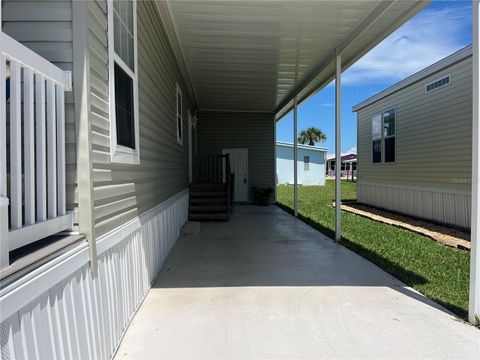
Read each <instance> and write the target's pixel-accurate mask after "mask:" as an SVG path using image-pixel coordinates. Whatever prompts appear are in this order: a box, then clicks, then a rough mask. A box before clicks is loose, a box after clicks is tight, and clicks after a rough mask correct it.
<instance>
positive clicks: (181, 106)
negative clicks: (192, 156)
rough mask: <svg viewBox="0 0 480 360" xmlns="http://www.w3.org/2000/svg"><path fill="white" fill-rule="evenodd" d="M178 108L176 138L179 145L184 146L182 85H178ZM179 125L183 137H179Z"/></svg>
mask: <svg viewBox="0 0 480 360" xmlns="http://www.w3.org/2000/svg"><path fill="white" fill-rule="evenodd" d="M175 94H176V95H175V96H176V100H177V101H176V104H175V105H176V108H175V124H176V125H175V129H176V132H177V134H176V137H177V143H178V144H179V145H182V146H183V138H184V137H185V134H184V133H183V94H182V89H181V88H180V85H179V84H178V83H177V90H176V93H175ZM179 100H180V114H179V113H178V101H179ZM179 117H180V122H179V121H178V118H179ZM178 124H180V128H181V129H180V130H181V131H180V133H181V134H182V135H181V136H178Z"/></svg>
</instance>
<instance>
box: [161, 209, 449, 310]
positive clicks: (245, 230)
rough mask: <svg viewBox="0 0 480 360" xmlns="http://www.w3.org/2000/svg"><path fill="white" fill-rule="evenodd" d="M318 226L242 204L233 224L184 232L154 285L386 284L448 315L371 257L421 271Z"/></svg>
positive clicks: (412, 276)
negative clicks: (340, 239) (340, 240)
mask: <svg viewBox="0 0 480 360" xmlns="http://www.w3.org/2000/svg"><path fill="white" fill-rule="evenodd" d="M302 220H304V221H305V222H306V223H308V224H310V225H312V226H313V227H314V228H315V229H318V230H320V231H322V232H325V233H326V235H327V236H332V235H333V234H332V232H331V231H330V230H329V229H325V228H322V227H321V226H318V224H311V221H309V219H302ZM314 228H312V227H309V226H307V225H306V224H305V223H303V222H302V221H299V220H298V219H295V218H294V217H292V216H290V215H288V214H287V213H285V212H284V211H282V210H281V209H279V208H277V207H275V206H270V207H266V208H262V207H253V206H237V208H236V214H235V215H234V216H233V217H232V219H231V221H230V222H206V223H202V224H201V232H200V234H198V235H194V236H193V235H190V236H185V237H182V238H180V239H179V240H178V242H177V244H176V245H175V247H174V248H173V250H172V252H171V254H170V255H169V257H168V259H167V261H166V262H165V264H164V266H163V269H162V271H161V273H160V275H159V276H158V278H157V279H156V281H155V283H154V286H153V287H154V288H198V287H242V286H248V287H267V286H273V287H278V286H288V287H302V286H304V287H326V286H330V287H350V286H352V287H388V288H391V289H394V290H395V291H398V292H400V293H402V294H404V295H406V296H409V297H411V298H414V299H415V300H418V301H421V302H423V303H425V304H428V305H430V306H432V307H435V308H436V309H439V310H441V311H444V312H447V313H448V314H451V313H450V312H449V311H448V310H446V309H445V308H444V307H442V306H441V305H439V304H437V303H435V302H434V301H432V300H430V299H428V298H426V297H424V296H423V295H421V294H419V293H417V292H416V291H414V290H412V289H411V288H409V287H408V286H406V285H405V284H404V283H402V282H401V281H399V280H398V279H397V278H395V277H393V276H392V275H390V274H388V273H386V272H385V271H383V270H381V269H379V268H378V267H377V266H375V265H374V264H373V263H375V264H377V265H379V266H380V267H382V268H387V269H390V271H391V273H393V274H395V275H397V276H398V274H401V276H402V278H403V279H408V281H409V284H410V285H413V284H425V283H426V282H427V280H426V279H425V278H423V277H422V276H421V275H419V274H416V273H414V272H411V271H408V270H405V269H403V268H401V267H399V266H398V265H396V264H394V263H392V262H391V261H389V260H388V259H385V258H383V257H382V256H380V255H378V254H376V253H374V252H372V251H370V250H369V249H366V248H363V247H361V246H360V245H358V244H354V243H352V242H349V241H348V240H347V239H343V243H342V245H344V246H341V245H339V244H337V243H335V242H334V241H333V240H331V239H330V238H328V237H327V236H325V235H324V234H322V233H320V232H318V231H316V230H315V229H314ZM346 247H348V248H350V249H352V250H353V251H354V252H355V253H354V252H352V251H349V250H348V249H346ZM356 253H358V254H360V255H361V256H359V255H357V254H356ZM364 258H367V259H368V260H369V261H367V260H365V259H364ZM370 261H371V262H370Z"/></svg>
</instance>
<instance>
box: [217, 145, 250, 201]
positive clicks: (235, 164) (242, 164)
mask: <svg viewBox="0 0 480 360" xmlns="http://www.w3.org/2000/svg"><path fill="white" fill-rule="evenodd" d="M222 154H229V155H230V167H231V169H232V172H233V173H235V201H240V202H245V201H248V149H238V148H236V149H223V150H222Z"/></svg>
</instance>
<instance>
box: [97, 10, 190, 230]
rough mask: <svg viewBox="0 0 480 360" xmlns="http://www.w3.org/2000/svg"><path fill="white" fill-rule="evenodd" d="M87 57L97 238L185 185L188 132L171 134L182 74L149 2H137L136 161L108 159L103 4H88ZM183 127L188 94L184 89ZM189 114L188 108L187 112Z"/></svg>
mask: <svg viewBox="0 0 480 360" xmlns="http://www.w3.org/2000/svg"><path fill="white" fill-rule="evenodd" d="M89 14H90V16H89V23H88V26H89V36H90V37H89V56H90V84H91V85H90V86H91V95H90V96H91V99H90V101H91V121H92V150H93V191H94V195H93V196H94V219H95V234H96V237H98V236H101V235H102V234H105V233H106V232H108V231H110V230H112V229H114V228H116V227H118V226H120V225H122V224H124V223H125V222H127V221H128V220H131V219H133V218H134V217H136V216H137V215H139V214H142V213H144V212H146V211H148V210H149V209H151V208H153V207H154V206H156V205H158V204H159V203H161V202H163V201H165V200H167V199H168V198H170V197H172V196H173V195H175V194H177V193H178V192H180V191H182V190H183V189H185V188H186V187H187V186H188V137H187V136H185V137H184V143H183V146H182V145H179V144H178V143H177V138H176V122H175V121H176V118H175V109H176V108H175V107H176V83H177V82H179V83H180V84H182V83H181V76H180V72H179V69H178V67H177V64H176V60H175V57H174V55H173V52H172V51H171V47H170V44H169V42H168V38H167V35H166V33H165V31H164V29H163V27H162V22H161V19H160V17H159V14H158V12H157V9H156V7H155V3H154V2H146V1H139V2H138V3H137V35H138V54H137V55H138V87H139V116H140V118H139V135H140V144H139V145H140V164H139V165H123V164H113V163H111V161H110V119H109V97H108V91H109V90H108V47H107V44H108V42H107V23H108V22H107V4H106V2H105V1H98V2H92V3H91V4H89ZM183 94H184V96H183V106H184V107H183V129H184V133H185V134H187V130H188V129H187V126H188V125H187V124H188V118H187V116H188V111H187V110H188V109H191V106H190V103H189V99H188V98H187V96H186V95H185V94H187V91H185V90H184V91H183ZM191 112H192V114H193V111H191Z"/></svg>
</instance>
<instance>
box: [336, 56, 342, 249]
mask: <svg viewBox="0 0 480 360" xmlns="http://www.w3.org/2000/svg"><path fill="white" fill-rule="evenodd" d="M335 55H336V56H335V69H336V71H335V241H340V239H341V236H342V228H341V221H340V211H341V206H342V188H341V170H342V153H341V150H342V147H341V141H340V140H341V137H340V135H341V117H340V100H341V98H340V96H341V76H342V65H341V56H340V53H339V51H338V49H336V51H335Z"/></svg>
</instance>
